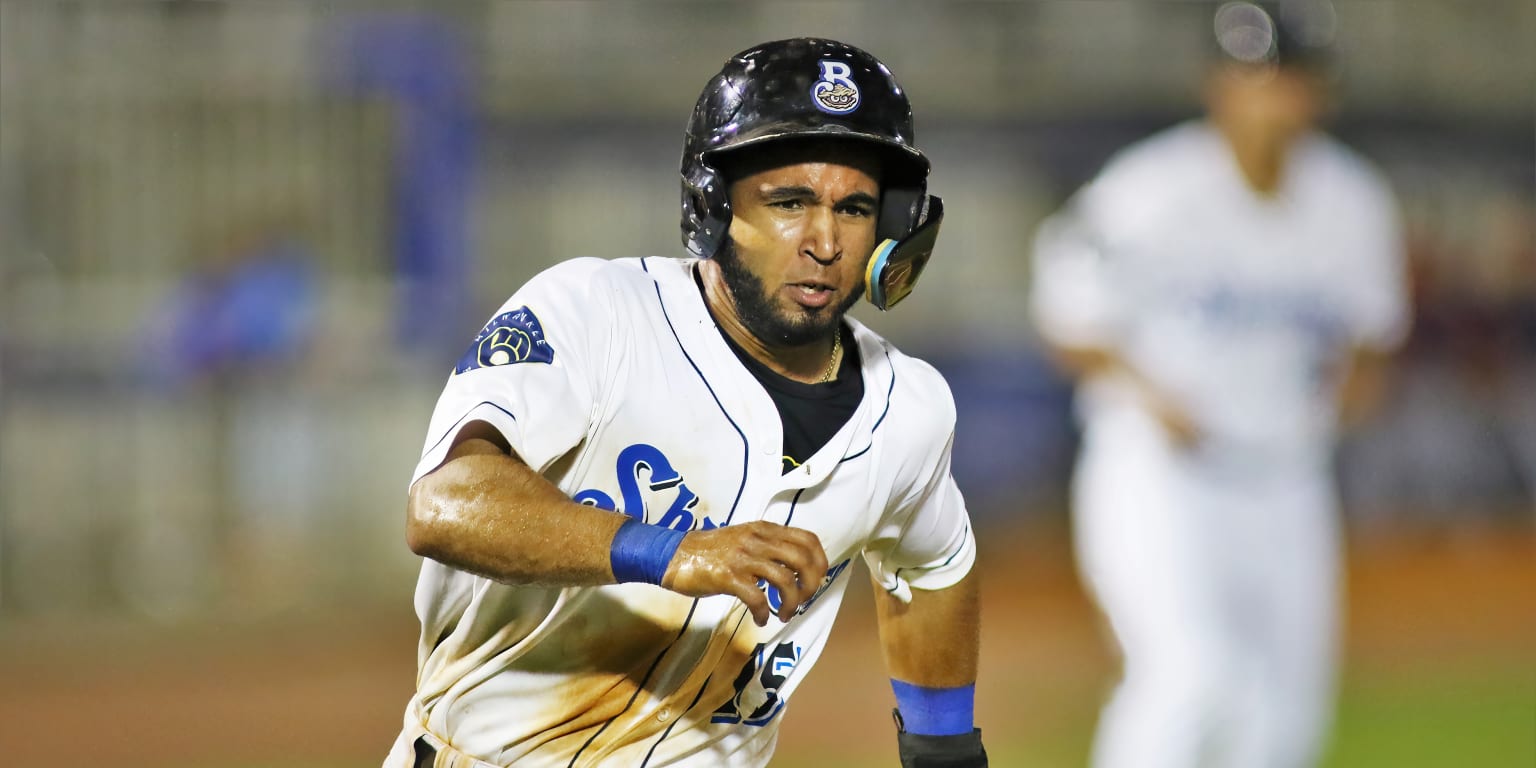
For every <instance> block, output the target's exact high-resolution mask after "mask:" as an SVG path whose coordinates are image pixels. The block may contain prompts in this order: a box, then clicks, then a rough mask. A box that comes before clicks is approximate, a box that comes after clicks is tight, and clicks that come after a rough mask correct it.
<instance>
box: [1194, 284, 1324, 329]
mask: <svg viewBox="0 0 1536 768" xmlns="http://www.w3.org/2000/svg"><path fill="white" fill-rule="evenodd" d="M1193 303H1194V306H1195V308H1196V309H1197V310H1198V311H1199V313H1200V315H1201V316H1202V317H1203V318H1204V319H1205V320H1206V321H1207V322H1208V323H1210V324H1211V325H1212V326H1215V327H1220V328H1241V329H1256V328H1286V329H1291V330H1295V331H1297V332H1300V333H1302V334H1305V335H1307V336H1309V337H1312V338H1314V339H1317V340H1319V341H1321V342H1324V343H1331V342H1332V340H1334V339H1337V338H1339V337H1340V336H1342V335H1343V334H1344V329H1343V326H1344V323H1343V320H1342V319H1341V318H1339V317H1338V316H1337V314H1336V313H1335V312H1333V311H1331V310H1330V309H1329V308H1328V306H1327V305H1326V304H1325V303H1324V302H1323V301H1322V300H1321V299H1319V298H1317V297H1315V296H1312V295H1310V294H1303V293H1297V292H1285V291H1256V290H1254V291H1244V290H1241V289H1239V288H1238V287H1236V286H1233V285H1230V284H1227V283H1221V284H1217V285H1214V286H1212V287H1210V288H1207V289H1206V290H1204V291H1201V292H1199V293H1198V294H1196V295H1195V296H1194V297H1193Z"/></svg>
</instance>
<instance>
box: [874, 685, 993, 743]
mask: <svg viewBox="0 0 1536 768" xmlns="http://www.w3.org/2000/svg"><path fill="white" fill-rule="evenodd" d="M891 690H894V691H895V692H896V709H897V711H899V712H901V721H902V724H903V726H904V727H905V728H906V729H907V732H908V733H914V734H918V735H921V736H953V735H956V734H962V733H970V732H971V729H972V728H974V727H975V720H976V684H975V683H971V684H970V685H962V686H960V687H959V688H924V687H923V686H920V685H913V684H911V683H903V682H902V681H900V680H897V679H895V678H892V679H891Z"/></svg>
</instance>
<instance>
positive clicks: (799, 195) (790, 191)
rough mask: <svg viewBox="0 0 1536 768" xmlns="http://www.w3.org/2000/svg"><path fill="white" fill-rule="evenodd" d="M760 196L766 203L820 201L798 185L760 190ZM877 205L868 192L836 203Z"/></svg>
mask: <svg viewBox="0 0 1536 768" xmlns="http://www.w3.org/2000/svg"><path fill="white" fill-rule="evenodd" d="M762 195H763V202H766V203H778V202H783V201H785V200H807V201H810V202H813V203H815V202H820V201H821V196H820V195H818V194H816V190H814V189H811V188H810V187H807V186H799V185H797V186H786V187H768V188H766V189H764V190H762ZM879 203H880V201H879V200H878V199H877V198H875V196H874V195H871V194H869V193H868V192H854V193H852V194H849V195H846V196H844V197H843V198H841V199H839V200H838V201H837V205H839V206H844V205H857V206H864V207H869V208H874V207H875V206H877V205H879Z"/></svg>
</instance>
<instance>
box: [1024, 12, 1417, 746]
mask: <svg viewBox="0 0 1536 768" xmlns="http://www.w3.org/2000/svg"><path fill="white" fill-rule="evenodd" d="M1300 11H1301V9H1300V8H1299V7H1297V6H1283V7H1282V6H1275V5H1263V6H1261V5H1258V4H1252V3H1227V4H1224V5H1222V6H1220V7H1219V8H1218V9H1217V10H1216V12H1215V15H1214V21H1213V27H1214V37H1215V43H1216V45H1215V50H1216V52H1217V56H1216V58H1217V61H1215V62H1214V63H1213V66H1212V67H1211V69H1210V72H1209V75H1208V79H1207V81H1206V83H1205V91H1204V97H1205V105H1206V112H1207V113H1206V116H1205V119H1203V120H1197V121H1192V122H1187V123H1183V124H1180V125H1177V126H1175V127H1173V128H1171V129H1168V130H1165V131H1163V132H1161V133H1158V134H1157V135H1154V136H1152V137H1150V138H1147V139H1145V140H1143V141H1141V142H1139V143H1137V144H1135V145H1133V146H1131V147H1129V148H1126V149H1124V150H1123V151H1121V152H1120V153H1118V155H1117V156H1115V157H1114V158H1113V159H1112V160H1111V161H1110V162H1109V163H1108V164H1107V166H1106V167H1105V168H1104V169H1103V170H1102V171H1101V173H1100V174H1099V175H1098V176H1097V178H1095V179H1094V180H1093V181H1092V182H1091V183H1089V184H1088V185H1087V186H1086V187H1085V188H1083V189H1082V190H1081V191H1080V192H1079V193H1078V194H1077V195H1076V196H1075V197H1074V198H1073V199H1072V200H1071V201H1070V202H1069V203H1068V204H1067V206H1066V207H1065V208H1064V209H1063V210H1062V211H1060V212H1059V213H1058V214H1056V215H1054V216H1053V217H1051V218H1050V219H1048V220H1047V221H1046V222H1045V223H1044V224H1043V225H1042V226H1041V228H1040V230H1039V234H1038V238H1037V243H1036V251H1035V256H1036V268H1037V273H1036V283H1035V286H1034V292H1033V308H1034V310H1035V313H1036V316H1037V318H1038V321H1039V327H1040V330H1041V332H1042V334H1043V335H1044V336H1045V337H1046V339H1047V340H1048V341H1049V342H1050V344H1051V345H1052V347H1053V348H1054V351H1055V352H1056V353H1057V355H1058V357H1059V359H1060V361H1061V362H1062V363H1063V364H1064V365H1065V366H1066V367H1067V368H1068V369H1069V370H1071V371H1072V372H1073V373H1074V374H1075V375H1076V376H1077V377H1078V378H1079V380H1080V384H1079V390H1078V392H1079V408H1080V412H1081V416H1082V418H1083V419H1084V422H1085V424H1084V435H1083V440H1082V446H1081V451H1080V454H1079V458H1078V465H1077V469H1076V475H1075V478H1074V484H1073V489H1072V491H1073V506H1074V523H1075V535H1076V545H1077V550H1078V555H1079V560H1080V565H1081V568H1082V570H1083V572H1084V575H1085V578H1086V581H1087V583H1088V585H1089V586H1090V588H1091V591H1092V592H1093V594H1094V596H1095V597H1096V598H1097V599H1098V601H1099V604H1100V606H1101V607H1102V609H1103V611H1104V612H1105V614H1106V616H1107V617H1108V619H1109V623H1110V625H1111V628H1112V630H1113V632H1114V635H1115V638H1116V640H1117V641H1118V643H1119V646H1120V650H1121V652H1122V655H1123V670H1122V675H1123V676H1122V679H1121V681H1120V684H1119V686H1118V687H1117V688H1116V690H1115V692H1114V694H1113V696H1112V698H1111V700H1110V701H1109V703H1108V704H1107V705H1106V707H1105V708H1104V711H1103V713H1102V715H1101V719H1100V723H1099V727H1098V733H1097V737H1096V741H1095V746H1094V752H1093V754H1094V762H1095V764H1096V765H1098V766H1102V767H1103V768H1129V767H1130V766H1135V767H1136V768H1185V767H1189V766H1232V767H1234V768H1299V767H1300V766H1306V765H1310V764H1312V763H1313V762H1314V761H1315V760H1316V757H1317V753H1318V748H1319V744H1320V741H1321V738H1322V735H1323V733H1324V731H1325V726H1326V723H1327V721H1328V719H1329V711H1330V700H1331V698H1332V691H1333V678H1334V667H1335V662H1334V658H1335V643H1336V634H1337V621H1336V618H1335V614H1336V612H1337V610H1338V605H1339V602H1338V599H1337V593H1338V591H1339V586H1338V579H1339V562H1338V550H1339V547H1340V541H1339V535H1338V529H1339V522H1338V520H1337V510H1336V506H1337V505H1336V501H1335V493H1334V488H1333V477H1332V473H1331V457H1332V453H1331V445H1332V442H1333V439H1334V437H1335V425H1336V423H1338V422H1339V421H1340V420H1342V421H1344V422H1346V423H1347V422H1350V421H1352V420H1354V419H1355V418H1357V416H1358V415H1359V414H1360V412H1361V410H1362V409H1363V408H1365V407H1367V406H1368V405H1369V404H1370V402H1371V401H1372V400H1373V399H1374V398H1375V394H1376V393H1377V391H1378V390H1379V389H1380V381H1381V369H1382V363H1383V361H1384V356H1385V355H1386V353H1387V352H1388V350H1390V349H1391V348H1393V347H1394V346H1395V345H1396V344H1397V343H1398V342H1399V340H1400V339H1401V338H1402V336H1403V335H1404V333H1405V330H1406V329H1405V316H1406V306H1405V295H1404V285H1403V268H1402V265H1401V259H1402V251H1403V246H1402V242H1401V238H1400V234H1399V224H1398V217H1397V212H1396V209H1395V204H1394V202H1393V199H1392V195H1391V193H1390V191H1389V190H1388V188H1387V185H1386V183H1385V182H1384V180H1383V179H1382V178H1381V177H1380V176H1379V175H1378V174H1377V172H1376V171H1375V170H1374V169H1373V168H1372V167H1371V166H1370V165H1368V164H1367V163H1366V162H1365V161H1363V160H1362V159H1361V158H1359V157H1357V156H1356V155H1355V154H1354V153H1353V152H1351V151H1350V150H1349V149H1347V148H1345V147H1344V146H1342V145H1341V144H1339V143H1338V142H1336V141H1335V140H1333V139H1331V138H1329V137H1327V136H1325V135H1323V134H1322V133H1320V132H1319V131H1318V130H1317V129H1316V128H1315V126H1316V123H1317V121H1318V118H1319V116H1320V115H1321V114H1322V112H1323V111H1324V108H1325V106H1326V101H1325V97H1326V90H1327V89H1326V87H1325V86H1326V85H1327V78H1328V70H1327V67H1326V64H1327V58H1328V50H1327V47H1328V43H1329V39H1328V36H1329V35H1330V34H1331V29H1329V28H1328V26H1327V24H1319V23H1317V22H1318V21H1319V20H1321V21H1324V22H1327V21H1330V20H1331V17H1320V16H1319V15H1316V14H1313V15H1303V14H1302V13H1300Z"/></svg>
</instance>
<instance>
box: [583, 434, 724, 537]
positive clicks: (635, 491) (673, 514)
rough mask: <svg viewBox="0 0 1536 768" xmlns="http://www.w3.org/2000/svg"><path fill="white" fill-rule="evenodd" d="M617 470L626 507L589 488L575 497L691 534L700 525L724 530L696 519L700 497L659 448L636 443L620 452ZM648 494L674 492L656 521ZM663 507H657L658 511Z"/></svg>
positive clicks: (607, 495) (704, 518) (597, 505)
mask: <svg viewBox="0 0 1536 768" xmlns="http://www.w3.org/2000/svg"><path fill="white" fill-rule="evenodd" d="M614 471H615V474H617V476H618V483H619V498H620V499H622V500H623V502H624V503H623V505H622V506H620V505H618V504H616V503H614V500H613V496H611V495H609V494H608V493H607V492H605V491H602V490H599V489H597V488H587V489H585V490H582V491H580V492H578V493H577V494H576V495H575V496H573V497H572V498H573V499H574V500H575V501H577V502H580V503H582V504H586V505H588V506H592V507H601V508H603V509H611V510H615V511H618V512H623V513H624V514H626V515H629V516H630V517H633V518H635V519H636V520H639V521H640V522H642V523H646V522H648V523H652V524H654V525H660V526H663V527H666V528H671V529H672V530H675V531H691V530H693V529H694V527H695V524H696V523H697V524H698V527H699V528H700V529H701V530H705V531H707V530H710V529H712V528H719V527H720V525H719V524H718V523H716V522H715V521H713V520H711V519H709V517H708V516H705V517H703V519H702V520H700V519H697V518H695V516H694V515H695V512H694V510H695V508H696V507H698V505H699V496H698V494H696V493H694V492H693V491H692V489H690V488H689V487H688V484H687V483H685V482H683V474H682V473H681V472H679V471H678V470H677V469H676V468H674V467H673V466H672V462H671V460H669V459H668V458H667V456H666V454H664V453H662V452H661V450H660V449H658V448H657V447H656V446H653V445H648V444H646V443H635V444H634V445H631V446H629V447H628V448H625V449H624V450H622V451H620V452H619V459H618V462H617V463H616V466H615V467H614ZM642 475H643V476H644V487H643V488H642V487H641V483H642ZM646 491H649V492H650V493H652V494H661V493H665V492H668V491H670V492H671V497H670V501H667V500H666V499H663V500H662V502H663V503H664V504H665V511H664V512H662V513H661V514H660V515H659V516H654V517H655V519H648V518H652V517H653V516H652V515H650V514H648V512H647V510H648V509H650V506H651V505H648V504H647V503H646V494H645V492H646ZM660 506H661V505H660V504H658V505H657V507H658V508H659V507H660Z"/></svg>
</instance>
